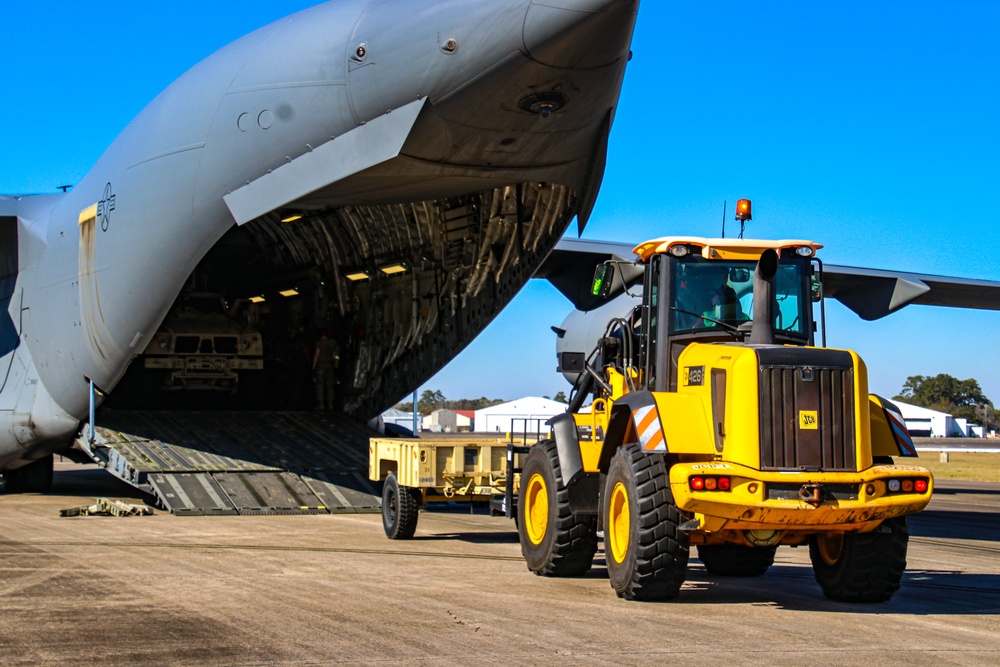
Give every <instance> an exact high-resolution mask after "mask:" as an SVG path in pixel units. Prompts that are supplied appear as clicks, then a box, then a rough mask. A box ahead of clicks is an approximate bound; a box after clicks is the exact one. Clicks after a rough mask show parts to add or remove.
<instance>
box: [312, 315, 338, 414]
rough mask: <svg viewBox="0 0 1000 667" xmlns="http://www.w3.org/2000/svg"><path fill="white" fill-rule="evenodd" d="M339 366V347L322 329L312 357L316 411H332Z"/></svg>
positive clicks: (330, 335)
mask: <svg viewBox="0 0 1000 667" xmlns="http://www.w3.org/2000/svg"><path fill="white" fill-rule="evenodd" d="M339 365H340V346H339V345H337V341H335V340H334V339H333V332H332V331H330V330H329V329H323V330H322V331H320V333H319V341H317V342H316V352H315V354H314V355H313V364H312V367H313V386H314V387H315V389H316V409H317V410H332V409H333V398H334V393H335V390H336V384H337V367H338V366H339Z"/></svg>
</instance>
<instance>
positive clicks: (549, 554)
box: [517, 440, 597, 577]
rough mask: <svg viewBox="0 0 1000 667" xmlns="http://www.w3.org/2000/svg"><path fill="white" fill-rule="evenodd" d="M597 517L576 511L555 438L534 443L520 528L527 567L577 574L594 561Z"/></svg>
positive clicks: (522, 491) (527, 463)
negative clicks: (567, 486)
mask: <svg viewBox="0 0 1000 667" xmlns="http://www.w3.org/2000/svg"><path fill="white" fill-rule="evenodd" d="M596 523H597V522H596V517H594V516H592V515H589V514H574V513H573V512H572V511H571V510H570V506H569V492H568V491H567V490H566V487H565V486H563V483H562V471H561V469H560V467H559V453H558V451H557V450H556V443H555V442H553V441H551V440H543V441H542V442H539V443H538V444H537V445H535V446H534V447H532V448H531V453H530V454H528V458H527V460H525V462H524V468H523V469H522V470H521V483H520V490H519V492H518V500H517V534H518V537H519V538H520V540H521V554H522V555H523V556H524V560H525V562H526V563H527V564H528V569H529V570H531V571H532V572H534V573H535V574H537V575H540V576H543V577H578V576H580V575H582V574H583V573H585V572H587V571H588V570H589V569H590V568H591V567H592V566H593V563H594V554H595V553H596V552H597V526H596Z"/></svg>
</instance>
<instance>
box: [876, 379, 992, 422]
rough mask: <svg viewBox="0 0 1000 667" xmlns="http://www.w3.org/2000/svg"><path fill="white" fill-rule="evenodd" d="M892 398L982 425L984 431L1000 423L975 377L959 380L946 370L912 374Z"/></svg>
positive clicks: (990, 402)
mask: <svg viewBox="0 0 1000 667" xmlns="http://www.w3.org/2000/svg"><path fill="white" fill-rule="evenodd" d="M893 400H897V401H903V402H904V403H909V404H910V405H919V406H920V407H922V408H929V409H931V410H937V411H938V412H947V413H948V414H950V415H952V416H954V417H960V418H964V419H967V420H968V421H969V423H975V424H981V425H983V426H984V427H986V429H987V430H989V429H990V428H996V426H997V424H1000V411H998V410H996V409H994V407H993V401H991V400H990V399H988V398H987V397H986V395H985V394H984V393H983V390H982V388H981V387H980V386H979V381H978V380H976V379H975V378H969V379H967V380H959V379H957V378H955V377H952V376H951V375H948V374H947V373H940V374H938V375H935V376H934V377H930V376H926V375H911V376H910V377H908V378H906V382H904V383H903V389H902V391H900V392H899V393H898V394H897V395H896V396H894V397H893Z"/></svg>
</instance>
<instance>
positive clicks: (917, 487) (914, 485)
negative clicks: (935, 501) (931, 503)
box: [885, 477, 930, 493]
mask: <svg viewBox="0 0 1000 667" xmlns="http://www.w3.org/2000/svg"><path fill="white" fill-rule="evenodd" d="M885 486H886V489H887V490H888V492H889V493H927V489H928V487H929V486H930V485H929V483H928V481H927V478H926V477H912V478H904V479H898V478H897V479H890V480H889V481H888V482H886V485H885Z"/></svg>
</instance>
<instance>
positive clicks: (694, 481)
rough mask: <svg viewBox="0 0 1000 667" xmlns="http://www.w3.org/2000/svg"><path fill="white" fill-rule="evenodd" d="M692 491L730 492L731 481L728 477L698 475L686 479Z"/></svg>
mask: <svg viewBox="0 0 1000 667" xmlns="http://www.w3.org/2000/svg"><path fill="white" fill-rule="evenodd" d="M688 485H689V486H690V487H691V490H692V491H731V490H732V488H733V481H732V480H731V479H730V478H729V477H720V476H717V475H698V476H696V477H689V478H688Z"/></svg>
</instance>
